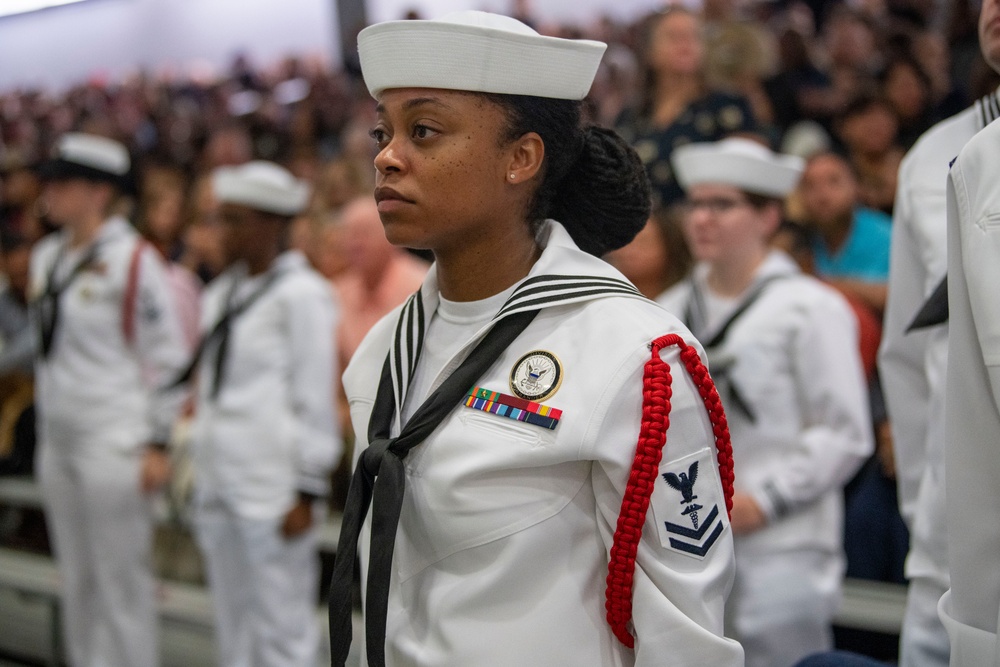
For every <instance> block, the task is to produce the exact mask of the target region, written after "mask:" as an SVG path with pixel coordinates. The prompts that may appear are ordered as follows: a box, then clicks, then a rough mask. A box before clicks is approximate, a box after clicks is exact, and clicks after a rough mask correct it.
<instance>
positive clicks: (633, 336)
mask: <svg viewBox="0 0 1000 667" xmlns="http://www.w3.org/2000/svg"><path fill="white" fill-rule="evenodd" d="M540 241H541V245H542V246H543V247H544V250H543V252H542V255H541V258H540V259H539V260H538V261H537V262H536V264H535V265H534V267H533V268H532V270H531V272H530V274H529V275H528V276H527V277H526V278H525V279H524V281H521V283H519V284H523V283H524V282H525V281H529V280H532V278H534V277H535V276H540V275H547V274H561V275H570V276H574V277H579V279H580V280H586V277H590V276H595V277H599V278H605V279H607V278H611V279H614V280H617V281H621V280H623V278H622V276H621V275H620V274H619V273H618V272H617V271H616V270H614V269H613V268H611V267H610V266H609V265H607V264H606V263H604V262H602V261H600V260H598V259H596V258H594V257H592V256H590V255H587V254H586V253H584V252H582V251H580V250H579V249H578V248H577V247H576V245H575V244H574V243H573V241H572V239H571V238H570V236H569V234H568V233H567V232H566V231H565V229H564V228H563V227H562V226H561V225H560V224H559V223H557V222H554V221H549V222H547V223H546V226H545V229H544V230H543V236H542V237H541V239H540ZM435 276H436V269H435V268H434V267H432V268H431V272H430V274H429V275H428V278H427V280H426V282H425V283H424V285H423V287H422V288H421V291H420V292H419V295H418V297H417V298H418V299H419V300H420V301H421V303H422V304H423V308H424V312H425V313H426V314H427V315H426V320H427V321H428V325H427V326H428V327H430V330H432V331H433V330H434V328H435V326H436V324H435V323H434V320H435V319H436V318H435V316H434V315H433V314H434V313H435V311H436V310H437V306H438V303H439V293H438V289H437V286H436V277H435ZM399 317H400V311H399V310H397V311H395V312H393V313H391V314H390V315H388V316H387V317H386V318H384V319H383V320H382V321H381V322H380V323H379V324H378V325H376V326H375V328H374V329H373V330H372V332H371V333H370V334H369V336H368V337H367V338H366V339H365V341H364V342H363V343H362V345H361V347H360V348H359V349H358V351H357V353H356V354H355V356H354V358H353V359H352V361H351V364H350V366H349V367H348V369H347V371H346V372H345V373H344V387H345V391H346V394H347V397H348V400H349V402H350V406H351V418H352V421H353V423H354V424H355V425H356V428H357V432H358V440H357V450H356V458H357V456H359V455H360V453H361V452H362V451H363V450H364V449H365V448H366V447H367V445H368V443H367V439H366V429H365V426H366V425H367V424H368V423H369V417H370V414H371V411H372V406H373V403H374V400H375V395H376V389H377V387H378V383H379V377H380V374H381V370H382V367H383V363H384V361H385V359H386V354H387V352H388V351H389V350H390V349H394V346H396V345H398V344H399V341H395V340H394V338H395V329H396V324H397V320H398V318H399ZM490 324H491V322H488V323H487V324H486V325H485V326H481V327H475V328H476V329H478V330H477V331H473V330H469V331H468V332H467V338H466V339H463V340H460V341H456V343H457V344H456V345H454V346H452V350H451V351H450V352H449V353H448V354H450V358H448V359H447V360H445V359H444V358H442V359H441V362H442V363H443V366H442V367H431V366H428V365H427V364H428V363H432V362H429V361H428V360H429V359H432V358H433V357H435V356H440V354H438V355H435V354H429V355H427V356H423V355H421V356H419V357H418V362H417V368H416V373H415V375H414V380H413V383H411V384H410V385H409V386H410V387H411V389H410V395H408V396H407V397H406V405H408V406H413V405H419V404H420V402H422V400H423V398H424V396H422V395H414V394H413V392H418V393H420V394H423V393H425V392H429V391H433V389H434V388H435V387H436V386H437V385H439V384H440V383H441V382H442V381H443V379H444V378H445V377H446V376H447V375H448V374H449V373H450V372H451V371H452V370H454V368H455V367H456V366H457V365H458V363H459V362H460V361H461V360H462V359H463V358H464V357H465V356H466V355H467V354H468V351H469V349H470V348H471V346H472V345H473V344H474V343H475V342H477V341H478V340H479V339H480V338H482V336H483V334H484V333H485V330H487V329H489V326H490ZM668 332H677V333H680V334H681V335H682V336H683V337H684V338H685V339H686V340H687V341H689V343H690V344H691V345H695V346H696V345H697V343H695V342H694V341H693V340H692V339H691V338H690V336H689V335H688V333H687V331H686V330H685V329H684V327H683V326H681V325H680V323H679V322H678V321H677V320H676V319H675V318H673V317H672V316H670V315H669V314H667V313H665V312H663V311H662V309H660V308H659V307H658V306H656V305H655V304H653V303H651V302H648V301H645V300H644V299H642V298H641V297H639V296H638V293H635V296H634V297H627V296H615V297H610V296H607V295H605V297H604V298H594V299H592V300H587V299H582V300H577V302H575V303H568V304H567V303H565V302H564V303H563V304H562V305H556V306H552V307H543V308H542V310H541V312H540V313H539V314H538V316H537V317H536V318H535V319H534V320H533V321H532V322H531V323H530V324H529V325H528V327H527V328H526V329H525V330H524V331H523V333H521V334H520V336H519V337H518V338H516V339H515V340H514V342H513V343H512V344H511V345H510V346H509V347H508V348H507V349H506V351H504V352H503V354H502V355H501V356H500V357H499V358H498V359H497V360H496V363H494V364H493V365H492V366H491V367H490V369H489V370H488V371H487V372H486V374H485V375H483V376H482V377H481V378H480V380H479V381H478V385H479V388H481V389H483V390H487V391H488V392H500V393H508V392H511V391H512V389H511V388H510V383H511V375H512V372H513V371H515V370H516V369H518V368H521V370H524V369H525V368H527V366H525V365H524V363H523V362H522V363H519V361H520V360H521V359H522V357H524V355H526V354H528V353H538V354H540V355H541V356H543V357H545V358H547V359H550V360H555V368H557V369H558V370H559V372H560V378H561V379H560V381H561V384H557V385H553V387H556V389H555V392H554V393H551V389H550V390H549V391H550V397H549V398H544V399H542V400H543V402H544V404H545V406H548V407H550V408H552V409H555V410H561V411H562V414H561V416H560V417H559V419H558V424H557V425H556V426H555V428H554V429H551V430H550V429H548V428H545V427H543V426H538V425H535V424H531V423H524V422H519V421H516V420H513V419H510V418H509V417H504V416H500V415H499V414H493V413H491V412H489V411H485V410H484V409H475V408H474V407H470V406H467V405H456V407H455V408H454V409H453V410H452V411H451V412H450V413H449V414H448V415H447V416H446V417H445V418H444V421H443V422H442V423H441V424H440V425H439V426H438V428H437V429H436V430H435V431H434V432H433V434H432V435H431V436H430V437H429V438H427V439H426V440H425V441H424V442H423V443H422V444H420V445H419V446H418V447H416V448H415V449H413V451H412V452H411V453H410V455H409V456H408V457H407V458H406V459H405V460H404V465H405V475H406V487H405V489H406V491H405V496H404V500H403V506H402V513H401V515H400V519H399V528H398V533H397V535H396V540H395V551H394V555H393V573H392V578H391V582H390V585H389V608H388V609H389V611H388V619H387V629H386V664H387V665H395V666H403V665H406V666H415V665H434V666H435V667H445V666H448V665H454V666H455V667H467V666H469V665H491V666H495V667H521V666H523V665H574V666H577V667H586V666H588V665H593V666H594V667H597V666H602V667H606V666H611V665H642V666H646V665H650V666H651V665H663V664H669V665H676V666H683V665H716V666H728V665H742V664H743V653H742V649H741V647H740V646H739V644H738V643H736V642H734V641H732V640H731V639H727V638H725V637H724V636H723V606H724V603H725V599H726V596H727V594H728V591H729V588H730V585H731V582H732V575H733V567H734V564H733V558H732V551H731V548H732V536H731V531H730V530H729V526H728V520H727V517H726V510H725V502H724V500H723V496H722V488H721V482H720V479H719V474H718V469H717V464H716V462H715V448H714V444H713V442H714V441H713V436H712V433H711V427H710V424H709V421H708V417H707V414H706V411H705V407H704V405H703V403H702V400H701V398H700V397H699V396H698V393H697V390H696V389H695V387H694V385H693V383H692V381H691V379H690V377H689V376H688V374H687V372H686V371H685V370H684V367H683V364H682V363H681V362H680V360H679V355H678V352H677V348H665V349H664V351H663V353H662V356H663V359H664V361H666V362H667V363H669V364H670V366H671V368H672V369H673V394H672V397H671V405H672V411H671V413H670V428H669V431H668V433H667V440H666V445H665V447H664V450H663V458H662V463H661V465H660V468H659V473H660V474H658V475H657V481H656V486H655V489H654V491H653V494H652V502H651V506H650V511H649V512H648V514H647V518H646V522H645V525H644V528H643V534H642V539H641V543H640V544H639V550H638V556H637V560H636V568H635V583H634V596H633V605H634V608H633V623H634V631H633V634H634V636H635V638H636V644H635V650H634V651H633V650H632V649H627V648H625V647H624V646H623V645H622V644H621V643H619V641H618V640H617V639H616V638H615V636H614V635H613V634H612V632H611V630H610V627H609V626H608V624H607V621H606V620H605V611H604V604H603V600H604V588H605V579H606V578H607V574H608V558H609V550H610V549H611V544H612V537H613V534H614V532H615V524H616V522H617V520H618V513H619V510H620V508H621V502H622V494H623V492H624V490H625V486H626V483H627V482H628V476H629V470H630V468H631V466H632V459H633V457H634V455H635V443H636V440H637V437H638V434H639V427H640V421H641V413H642V404H643V396H642V387H643V365H644V364H645V363H646V361H647V360H648V359H649V355H650V349H649V344H650V342H651V341H652V340H653V339H655V338H657V337H659V336H662V335H663V334H665V333H668ZM403 338H404V339H405V336H404V337H403ZM428 345H432V343H430V342H428ZM439 347H440V346H439ZM446 347H447V346H446ZM546 355H548V356H546ZM439 365H440V363H439V364H435V366H439ZM539 368H540V367H539ZM536 372H537V369H536ZM398 431H399V423H398V420H397V423H396V426H395V428H394V429H393V434H395V433H398ZM692 466H693V468H692ZM692 470H694V471H695V473H694V474H690V473H691V472H692ZM668 473H672V474H674V475H676V477H675V478H674V479H675V480H680V479H684V480H686V481H687V482H688V483H689V486H688V487H687V488H688V491H689V492H691V493H693V494H694V495H696V496H698V503H700V505H701V506H702V507H703V508H704V509H703V514H702V522H703V525H704V526H706V527H708V528H710V529H711V530H708V531H707V532H704V534H703V536H702V537H699V538H692V540H691V542H692V544H690V545H689V544H682V542H681V541H678V540H673V541H672V540H671V534H670V533H669V532H668V526H669V525H671V523H672V522H673V523H680V521H681V519H683V520H684V521H687V520H688V519H687V518H686V517H682V516H681V509H682V508H683V507H684V505H683V504H682V493H683V492H682V491H679V490H677V487H672V486H671V485H670V484H669V482H668V481H667V478H668V477H667V476H668ZM680 473H684V474H683V475H681V474H680ZM695 477H697V479H695ZM680 486H683V484H681V485H680ZM369 521H370V518H369ZM367 532H368V531H367V530H366V531H365V533H366V534H363V535H362V539H361V544H362V554H361V556H362V558H361V560H362V570H363V571H365V570H367V567H368V562H369V556H370V554H369V553H368V550H367V544H368V536H367ZM690 532H691V533H694V532H695V531H694V530H690ZM712 535H714V537H711V536H712ZM678 544H682V546H680V547H678V546H677V545H678ZM364 580H365V576H364V575H363V576H362V581H364Z"/></svg>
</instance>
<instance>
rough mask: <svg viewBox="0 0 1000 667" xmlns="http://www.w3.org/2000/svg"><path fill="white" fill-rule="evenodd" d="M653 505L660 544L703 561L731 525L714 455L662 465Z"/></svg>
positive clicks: (705, 452)
mask: <svg viewBox="0 0 1000 667" xmlns="http://www.w3.org/2000/svg"><path fill="white" fill-rule="evenodd" d="M650 504H651V505H652V508H653V516H654V517H655V519H656V526H657V533H658V534H659V536H660V544H662V545H663V546H664V547H665V548H667V549H671V550H673V551H679V552H680V553H682V554H685V555H687V556H691V557H692V558H697V559H699V560H700V559H702V558H704V557H705V556H707V555H708V553H709V551H711V549H712V547H713V546H714V545H715V543H716V541H718V539H719V536H720V535H722V533H723V531H724V530H725V529H726V525H727V523H728V518H727V514H726V503H725V501H724V500H723V498H722V485H721V483H720V482H719V478H718V470H717V469H716V466H715V458H714V456H713V455H712V451H711V450H710V449H708V448H705V449H702V450H701V451H699V452H695V453H694V454H690V455H688V456H685V457H682V458H679V459H675V460H673V461H670V462H668V463H665V464H661V465H660V469H659V471H658V474H657V478H656V486H655V487H654V489H653V495H652V498H651V499H650Z"/></svg>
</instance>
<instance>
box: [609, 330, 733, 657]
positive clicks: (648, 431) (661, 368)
mask: <svg viewBox="0 0 1000 667" xmlns="http://www.w3.org/2000/svg"><path fill="white" fill-rule="evenodd" d="M671 345H676V346H677V347H678V348H680V351H681V354H680V356H681V361H682V362H683V363H684V367H685V368H686V369H687V372H688V374H689V375H690V376H691V379H692V380H693V381H694V384H695V386H696V387H697V388H698V394H699V395H700V396H701V399H702V401H703V402H704V404H705V409H706V410H707V411H708V416H709V420H710V422H711V424H712V433H713V435H714V436H715V448H716V451H717V453H718V455H717V460H718V463H719V477H720V479H721V480H722V490H723V494H724V496H725V499H726V512H727V514H728V513H729V512H731V511H732V509H733V480H734V474H733V448H732V444H731V443H730V440H729V424H728V422H727V421H726V414H725V411H724V410H723V408H722V401H721V400H720V399H719V392H718V391H716V389H715V383H714V382H712V378H711V376H710V375H709V374H708V369H707V368H705V365H704V364H703V363H702V362H701V358H700V357H699V356H698V351H697V350H695V349H694V348H693V347H691V346H689V345H688V344H687V343H685V342H684V339H682V338H681V337H680V336H678V335H677V334H668V335H666V336H661V337H660V338H657V339H656V340H654V341H653V342H652V344H651V345H650V348H651V350H652V355H651V357H650V359H649V361H647V362H646V365H645V370H644V373H643V379H642V423H641V428H640V429H639V442H638V444H637V445H636V450H635V458H634V459H633V462H632V470H631V472H630V473H629V479H628V485H627V486H626V487H625V494H624V496H623V497H622V507H621V511H620V512H619V514H618V526H617V528H616V529H615V537H614V543H613V544H612V546H611V560H610V562H609V563H608V578H607V591H606V594H605V598H606V599H605V604H604V607H605V609H606V610H607V619H608V623H609V624H610V625H611V630H612V632H614V634H615V637H617V638H618V640H619V641H620V642H621V643H622V644H624V645H625V646H627V647H629V648H634V646H635V640H634V638H633V637H632V635H631V633H630V632H629V630H628V624H629V622H630V621H631V620H632V580H633V576H634V573H635V555H636V552H637V551H638V549H639V540H640V539H641V538H642V527H643V524H644V523H645V522H646V510H648V509H649V499H650V496H651V495H652V493H653V486H654V485H655V483H656V475H657V472H658V470H659V466H660V460H661V459H662V457H663V447H664V445H665V444H666V440H667V429H668V428H669V427H670V397H671V394H672V389H671V386H670V385H671V382H672V377H671V375H670V365H669V364H668V363H666V362H665V361H663V359H661V358H660V350H661V349H663V348H665V347H669V346H671Z"/></svg>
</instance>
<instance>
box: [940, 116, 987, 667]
mask: <svg viewBox="0 0 1000 667" xmlns="http://www.w3.org/2000/svg"><path fill="white" fill-rule="evenodd" d="M998 132H1000V125H998V124H997V123H996V122H994V123H993V124H991V125H989V126H987V128H986V129H984V130H982V131H981V132H980V134H979V135H977V137H976V138H974V139H973V140H972V141H970V142H969V143H968V144H966V146H965V148H964V149H963V150H962V153H961V154H960V157H959V160H958V162H956V163H955V165H954V167H952V171H951V175H950V176H949V179H948V262H949V264H948V266H949V274H948V302H949V319H948V379H947V404H946V412H947V417H946V420H945V421H946V428H947V436H948V443H947V450H946V454H945V456H946V466H945V477H946V481H945V483H946V489H947V491H946V493H947V504H948V516H949V521H948V541H949V544H952V545H961V547H960V548H954V549H949V550H948V561H949V566H950V568H951V591H950V593H949V594H948V595H949V597H950V599H948V603H947V604H946V605H945V606H943V609H944V610H945V611H944V614H945V615H944V616H943V617H942V620H943V621H944V622H945V627H946V628H948V633H949V636H950V639H951V645H952V664H953V665H962V666H963V667H964V666H967V665H968V666H971V665H997V664H998V663H997V655H996V633H998V631H1000V628H998V624H997V602H998V600H1000V576H998V573H997V569H996V568H995V567H992V561H993V558H994V556H993V555H994V554H995V553H996V549H997V544H998V543H1000V522H998V520H997V517H998V516H1000V512H998V507H1000V493H998V492H997V478H998V476H1000V457H998V456H997V433H1000V308H998V307H997V284H998V280H1000V264H998V262H997V258H998V257H1000V227H998V225H997V221H998V220H1000V194H998V190H997V188H996V186H995V183H996V180H995V179H996V168H995V155H996V147H997V145H998V143H1000V142H998V136H997V133H998ZM984 631H986V632H984ZM956 656H959V658H960V659H956Z"/></svg>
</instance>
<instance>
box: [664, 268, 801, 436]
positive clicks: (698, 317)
mask: <svg viewBox="0 0 1000 667" xmlns="http://www.w3.org/2000/svg"><path fill="white" fill-rule="evenodd" d="M783 277H784V276H781V275H776V276H768V277H766V278H762V279H761V280H758V281H757V283H756V284H755V285H754V286H753V287H751V288H750V290H749V291H748V292H747V293H746V296H744V297H743V300H742V301H740V304H739V306H737V307H736V310H734V311H733V312H732V314H730V315H729V317H728V318H727V319H726V321H725V322H724V323H723V324H722V326H721V327H719V328H718V330H716V332H715V334H714V335H713V336H712V337H711V338H709V339H708V340H703V341H702V345H703V346H704V348H705V354H706V356H707V357H708V358H709V360H710V361H709V371H710V372H711V374H712V377H713V378H715V380H716V384H717V385H719V386H720V387H723V388H725V389H726V392H727V393H728V395H729V403H730V405H731V406H732V407H734V408H736V409H737V410H739V411H740V412H742V413H743V415H744V416H745V417H746V418H747V419H749V420H750V422H751V423H754V422H756V421H757V415H756V414H755V413H754V411H753V408H751V407H750V403H749V401H748V400H747V399H746V397H745V396H744V395H743V392H741V391H740V389H739V387H738V386H737V384H736V383H735V382H733V378H732V373H731V371H732V368H733V365H734V364H733V360H732V359H728V360H727V359H722V358H721V357H720V356H719V354H718V353H719V350H720V348H721V347H722V346H723V345H724V344H725V342H726V337H727V336H728V335H729V331H730V329H732V327H733V325H734V324H736V322H738V321H739V320H740V318H741V317H742V316H743V315H744V314H745V313H746V312H747V311H748V310H750V307H751V306H753V305H754V304H755V303H756V302H757V299H759V298H760V297H761V295H762V294H764V291H765V290H766V288H767V287H768V286H770V285H771V283H773V282H774V281H776V280H779V279H781V278H783ZM689 282H690V290H691V296H690V297H689V298H688V303H687V306H686V307H685V308H684V324H685V325H687V327H688V328H689V329H691V331H692V333H694V334H695V336H703V335H707V333H708V332H707V331H706V330H705V327H706V320H707V317H708V313H707V312H706V310H707V309H706V307H705V298H704V296H703V295H702V293H701V290H700V289H699V288H698V284H697V283H696V282H695V280H694V277H693V276H692V277H691V278H690V281H689ZM699 340H701V339H700V338H699ZM713 360H715V361H716V363H712V361H713Z"/></svg>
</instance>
